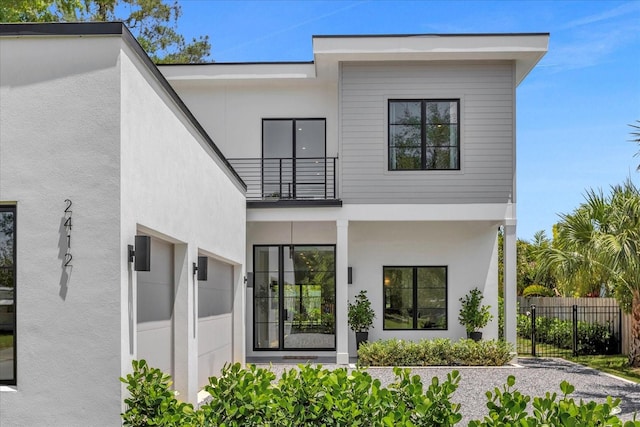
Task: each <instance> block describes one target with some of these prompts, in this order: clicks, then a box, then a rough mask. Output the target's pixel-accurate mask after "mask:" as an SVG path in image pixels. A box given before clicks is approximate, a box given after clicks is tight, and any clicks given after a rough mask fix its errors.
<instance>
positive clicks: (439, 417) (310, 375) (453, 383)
mask: <svg viewBox="0 0 640 427" xmlns="http://www.w3.org/2000/svg"><path fill="white" fill-rule="evenodd" d="M394 373H395V374H396V382H395V383H394V384H392V385H390V386H389V388H382V387H381V386H380V381H379V380H374V379H373V378H372V377H371V376H370V375H369V374H367V373H366V372H362V371H353V372H351V373H349V372H348V370H347V369H346V368H339V369H335V370H333V371H329V370H327V369H323V368H322V366H320V365H318V366H315V367H313V366H310V365H300V366H298V369H291V370H288V371H285V372H284V373H283V374H282V376H281V377H280V379H279V380H278V381H277V382H275V381H274V380H275V376H274V375H273V373H271V372H270V371H268V370H266V369H263V368H256V367H255V366H249V367H248V368H247V369H242V368H240V365H239V364H235V365H230V366H229V365H228V366H226V367H225V368H224V369H223V371H222V376H221V377H220V378H215V377H214V378H210V385H209V386H207V387H206V390H207V391H208V392H209V393H210V394H211V397H212V399H211V401H210V402H209V403H207V404H205V405H203V406H202V407H201V408H200V411H201V412H202V413H203V414H204V419H205V420H206V422H207V424H206V425H212V426H229V427H240V426H264V425H274V426H275V425H277V426H283V427H293V426H432V425H442V426H451V425H454V424H456V423H458V422H459V421H460V420H461V419H462V415H460V414H459V413H458V411H459V405H457V404H453V403H451V402H450V400H449V399H450V397H451V394H453V392H454V391H455V390H456V388H457V386H458V382H459V380H460V377H459V374H458V372H457V371H454V372H452V373H450V374H449V375H448V377H447V380H446V381H444V382H443V383H442V384H440V382H439V381H438V379H437V378H434V379H433V380H432V383H431V384H430V385H429V387H428V388H427V390H426V391H425V390H424V387H423V384H422V380H421V379H420V377H419V376H417V375H415V376H411V375H410V371H409V370H408V369H404V370H403V369H399V368H395V369H394Z"/></svg>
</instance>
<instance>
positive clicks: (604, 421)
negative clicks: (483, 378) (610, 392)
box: [469, 375, 640, 427]
mask: <svg viewBox="0 0 640 427" xmlns="http://www.w3.org/2000/svg"><path fill="white" fill-rule="evenodd" d="M515 383H516V379H515V377H514V376H512V375H510V376H509V378H508V379H507V384H506V385H504V386H503V388H502V390H500V389H499V388H498V387H496V388H495V389H494V391H493V393H492V392H490V391H488V392H487V400H488V401H487V408H488V409H489V415H487V416H486V417H484V419H483V420H472V421H471V422H469V427H498V426H521V427H537V426H576V427H577V426H611V427H634V426H640V422H638V421H635V420H634V421H627V422H626V423H623V422H622V421H620V419H619V418H618V417H616V416H615V415H612V412H613V409H614V408H615V407H617V406H618V405H619V404H620V399H615V400H614V399H612V398H611V397H607V401H606V403H596V402H593V401H590V402H586V403H585V402H583V401H582V400H580V402H579V403H576V402H575V401H574V400H573V399H571V398H569V397H568V396H569V395H570V394H571V393H573V391H574V387H573V386H572V385H571V384H569V383H568V382H566V381H563V382H562V383H560V390H561V391H562V393H563V394H562V397H561V398H560V399H559V400H558V395H557V394H556V393H549V392H547V393H546V394H545V396H544V397H535V398H533V403H532V407H533V412H532V413H529V412H527V406H528V404H529V403H530V402H531V397H529V396H526V395H523V394H522V393H520V392H519V391H518V390H514V389H513V388H512V387H513V386H514V385H515Z"/></svg>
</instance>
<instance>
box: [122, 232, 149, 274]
mask: <svg viewBox="0 0 640 427" xmlns="http://www.w3.org/2000/svg"><path fill="white" fill-rule="evenodd" d="M127 247H128V248H129V262H133V263H134V264H133V269H134V270H135V271H151V237H149V236H141V235H137V236H136V238H135V248H134V246H133V245H128V246H127Z"/></svg>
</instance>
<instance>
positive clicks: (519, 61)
mask: <svg viewBox="0 0 640 427" xmlns="http://www.w3.org/2000/svg"><path fill="white" fill-rule="evenodd" d="M548 45H549V34H547V33H536V34H460V35H389V36H314V37H313V53H314V57H315V62H316V65H317V72H318V75H319V76H320V77H323V75H324V74H325V73H328V74H334V73H337V64H338V63H339V62H347V61H348V62H360V61H367V62H370V61H462V60H477V61H496V60H510V61H515V64H516V84H518V83H520V82H521V81H522V80H523V79H524V78H525V77H526V75H527V74H528V73H529V72H530V71H531V69H533V67H534V66H535V65H536V64H537V63H538V61H540V59H541V58H542V57H543V56H544V54H545V53H546V52H547V50H548Z"/></svg>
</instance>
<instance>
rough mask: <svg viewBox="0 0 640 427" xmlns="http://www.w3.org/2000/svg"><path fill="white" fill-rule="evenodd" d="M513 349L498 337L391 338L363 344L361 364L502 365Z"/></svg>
mask: <svg viewBox="0 0 640 427" xmlns="http://www.w3.org/2000/svg"><path fill="white" fill-rule="evenodd" d="M512 352H513V346H512V345H511V344H510V343H508V342H505V341H498V340H482V341H478V342H475V341H474V340H471V339H461V340H459V341H457V342H453V341H451V340H450V339H448V338H436V339H432V340H427V339H424V340H420V341H406V340H399V339H390V340H380V341H375V342H371V343H365V344H362V346H361V347H360V349H358V365H359V366H502V365H504V364H506V363H507V362H509V361H510V360H511V359H512V358H513V355H512V354H511V353H512Z"/></svg>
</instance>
